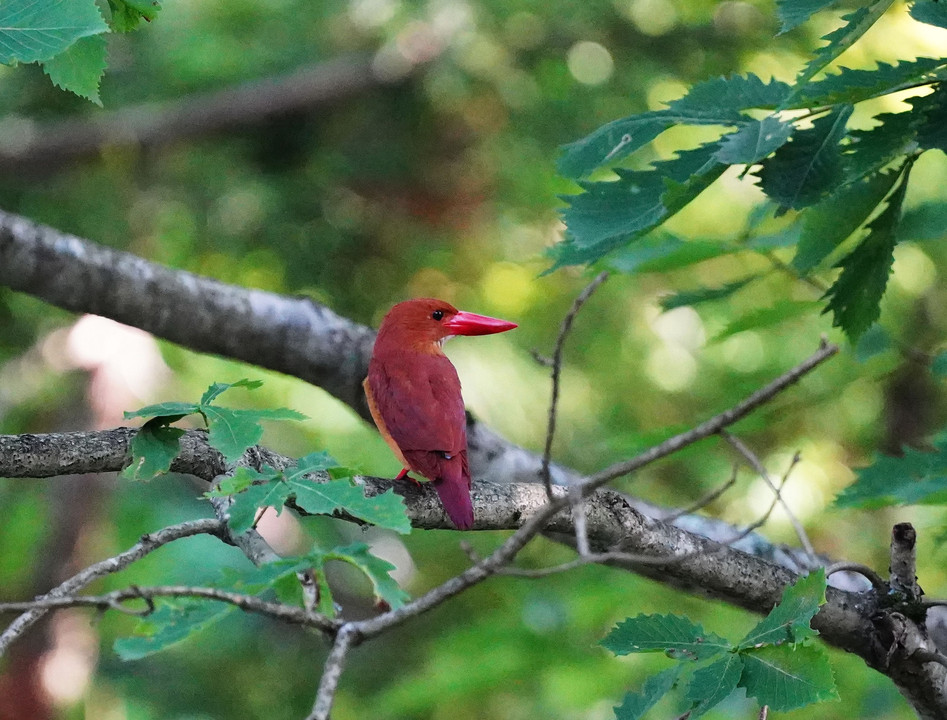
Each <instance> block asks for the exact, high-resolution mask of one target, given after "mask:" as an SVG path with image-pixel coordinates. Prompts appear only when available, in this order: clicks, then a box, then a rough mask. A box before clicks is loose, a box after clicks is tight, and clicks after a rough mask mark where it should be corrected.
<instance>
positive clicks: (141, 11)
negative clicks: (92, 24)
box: [108, 0, 161, 32]
mask: <svg viewBox="0 0 947 720" xmlns="http://www.w3.org/2000/svg"><path fill="white" fill-rule="evenodd" d="M108 3H109V8H110V9H111V11H112V22H111V25H112V29H113V30H114V31H115V32H131V31H132V30H135V29H136V28H137V27H138V26H139V24H140V23H141V21H142V20H144V21H146V22H151V21H152V20H154V19H155V18H156V17H158V11H159V10H161V4H160V3H159V2H157V0H108Z"/></svg>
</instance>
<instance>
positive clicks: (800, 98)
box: [793, 57, 947, 108]
mask: <svg viewBox="0 0 947 720" xmlns="http://www.w3.org/2000/svg"><path fill="white" fill-rule="evenodd" d="M945 68H947V61H945V60H944V59H943V58H928V57H922V58H916V59H915V60H905V61H903V62H900V63H898V64H897V65H889V64H888V63H883V62H879V63H878V64H877V67H876V68H875V69H874V70H852V69H851V68H847V67H842V68H839V71H838V73H836V74H833V75H827V76H826V77H824V78H823V79H822V80H819V81H817V82H813V83H809V84H808V85H806V86H804V87H803V88H801V90H800V92H799V93H798V95H797V99H796V101H795V102H794V103H793V107H797V108H808V107H818V106H823V105H838V104H840V103H859V102H862V101H864V100H868V99H870V98H874V97H878V96H881V95H888V94H890V93H894V92H898V91H900V90H904V89H905V88H910V87H917V86H918V85H919V84H921V83H924V82H925V81H930V80H935V79H938V78H942V77H943V73H944V69H945Z"/></svg>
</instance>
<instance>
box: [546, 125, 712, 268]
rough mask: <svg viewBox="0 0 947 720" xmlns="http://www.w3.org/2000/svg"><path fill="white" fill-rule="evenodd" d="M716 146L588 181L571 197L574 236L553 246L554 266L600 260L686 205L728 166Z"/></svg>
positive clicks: (568, 214)
mask: <svg viewBox="0 0 947 720" xmlns="http://www.w3.org/2000/svg"><path fill="white" fill-rule="evenodd" d="M716 147H717V146H716V143H710V144H707V145H703V146H701V147H699V148H695V149H693V150H685V151H682V152H680V153H679V154H678V156H677V157H676V158H674V159H672V160H667V161H662V162H656V163H654V164H653V166H652V169H651V170H647V171H622V170H619V171H618V173H619V179H618V180H615V181H611V182H596V183H584V184H583V188H584V189H585V190H586V192H585V193H583V194H581V195H573V196H570V197H566V198H565V199H566V200H567V201H569V203H570V207H568V208H566V209H565V210H564V211H563V213H562V215H563V220H564V221H565V223H566V225H567V227H568V237H569V240H568V241H567V242H563V243H559V245H557V246H555V247H554V248H553V255H554V257H555V258H556V264H555V265H554V267H553V269H555V268H559V267H562V266H564V265H571V264H578V263H580V262H588V263H591V262H595V261H596V260H598V259H600V258H602V257H604V256H605V255H606V254H608V253H610V252H612V251H613V250H615V249H617V248H619V247H621V246H622V245H624V244H626V243H628V242H630V241H632V240H634V239H636V238H639V237H641V236H642V235H644V234H645V233H647V232H649V231H651V230H652V229H654V228H655V227H657V226H658V225H660V224H661V223H663V222H664V221H665V220H667V219H668V218H669V217H671V216H672V215H674V214H675V213H676V212H678V211H679V210H681V209H682V208H683V207H684V206H685V205H686V204H687V203H688V202H690V200H691V199H693V197H695V196H696V195H697V194H699V193H700V192H701V191H702V190H703V189H705V188H706V187H707V186H708V185H709V184H710V183H712V182H713V181H714V180H716V179H717V178H718V177H719V176H720V175H721V174H722V173H723V171H724V170H725V169H726V168H727V166H726V165H724V164H723V163H720V162H718V161H717V160H716V159H714V157H713V155H714V152H715V151H716Z"/></svg>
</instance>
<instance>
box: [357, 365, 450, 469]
mask: <svg viewBox="0 0 947 720" xmlns="http://www.w3.org/2000/svg"><path fill="white" fill-rule="evenodd" d="M368 382H369V385H370V387H371V391H372V397H373V399H374V402H375V404H376V406H377V408H378V412H379V414H380V415H381V417H382V419H383V421H384V423H385V428H386V429H387V431H388V433H390V434H391V437H392V439H393V440H394V441H395V442H396V443H397V444H398V447H399V448H401V451H402V452H404V453H407V452H409V451H412V450H420V451H426V452H443V453H447V454H449V455H453V454H456V453H460V452H461V451H462V450H465V449H466V448H467V428H466V415H465V413H464V400H463V398H462V397H461V394H460V380H459V379H458V377H457V371H456V370H455V369H454V366H453V365H451V362H450V360H448V359H447V357H445V356H443V355H440V356H436V355H421V356H415V357H414V358H405V360H404V361H400V359H399V360H392V361H389V362H385V363H372V365H371V366H370V368H369V373H368Z"/></svg>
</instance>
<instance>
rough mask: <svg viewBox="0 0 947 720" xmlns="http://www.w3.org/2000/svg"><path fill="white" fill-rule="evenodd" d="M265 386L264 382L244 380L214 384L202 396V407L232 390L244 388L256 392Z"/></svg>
mask: <svg viewBox="0 0 947 720" xmlns="http://www.w3.org/2000/svg"><path fill="white" fill-rule="evenodd" d="M261 385H263V381H262V380H248V379H247V378H243V379H242V380H237V382H232V383H214V384H213V385H211V386H210V387H209V388H207V390H205V391H204V394H203V395H202V396H201V402H200V404H201V405H209V404H210V403H212V402H213V401H214V400H216V399H217V398H218V397H220V395H221V393H224V392H226V391H227V390H229V389H230V388H235V387H242V388H246V389H247V390H256V389H257V388H258V387H260V386H261Z"/></svg>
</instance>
